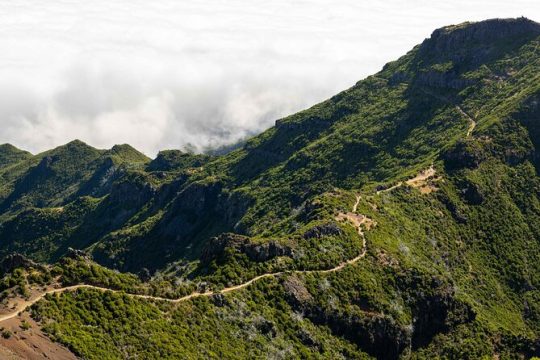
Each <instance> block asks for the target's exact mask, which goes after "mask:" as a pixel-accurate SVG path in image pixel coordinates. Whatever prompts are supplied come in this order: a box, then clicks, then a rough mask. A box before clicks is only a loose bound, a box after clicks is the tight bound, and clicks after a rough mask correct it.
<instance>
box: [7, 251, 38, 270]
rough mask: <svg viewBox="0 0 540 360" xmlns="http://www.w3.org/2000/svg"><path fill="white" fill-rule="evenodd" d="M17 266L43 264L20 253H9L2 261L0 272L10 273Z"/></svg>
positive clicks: (29, 266) (25, 266) (30, 266)
mask: <svg viewBox="0 0 540 360" xmlns="http://www.w3.org/2000/svg"><path fill="white" fill-rule="evenodd" d="M17 268H25V269H28V268H41V265H39V264H37V263H36V262H34V261H32V260H30V259H28V258H27V257H26V256H24V255H22V254H19V253H14V254H10V255H7V256H6V257H4V258H3V259H2V261H1V262H0V274H6V273H9V272H11V271H13V270H15V269H17Z"/></svg>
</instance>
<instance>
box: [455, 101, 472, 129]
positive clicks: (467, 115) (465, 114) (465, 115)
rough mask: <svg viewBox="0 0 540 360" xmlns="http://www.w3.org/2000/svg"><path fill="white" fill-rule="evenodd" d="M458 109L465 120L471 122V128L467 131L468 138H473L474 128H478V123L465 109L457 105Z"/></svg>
mask: <svg viewBox="0 0 540 360" xmlns="http://www.w3.org/2000/svg"><path fill="white" fill-rule="evenodd" d="M456 109H457V111H459V113H460V114H461V115H462V116H464V117H465V118H467V120H469V128H468V129H467V137H471V135H472V132H473V131H474V128H475V127H476V121H475V120H474V119H473V117H472V116H470V115H469V114H467V113H466V112H465V111H463V109H462V108H461V107H460V106H458V105H456Z"/></svg>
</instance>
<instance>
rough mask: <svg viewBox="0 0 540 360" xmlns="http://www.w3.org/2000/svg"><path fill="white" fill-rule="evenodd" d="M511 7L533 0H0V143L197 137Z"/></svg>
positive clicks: (152, 148) (155, 141)
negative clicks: (439, 31) (447, 28)
mask: <svg viewBox="0 0 540 360" xmlns="http://www.w3.org/2000/svg"><path fill="white" fill-rule="evenodd" d="M522 15H523V16H527V17H529V18H532V19H533V20H536V21H538V20H540V3H538V2H537V1H536V0H534V1H525V0H515V1H512V2H508V1H502V0H497V1H487V0H482V1H465V0H457V1H452V2H442V1H427V0H409V1H401V0H399V1H398V0H386V1H369V2H368V1H358V0H336V1H333V2H328V1H322V0H306V1H294V2H292V1H284V0H276V1H273V2H268V1H261V0H229V1H218V0H206V1H204V2H203V1H173V0H160V1H159V2H157V1H154V2H150V1H141V0H129V1H128V0H95V1H80V0H48V1H40V0H19V1H3V2H0V35H1V36H0V50H1V51H0V99H1V101H0V127H1V129H2V131H0V143H3V142H10V143H13V144H14V145H16V146H18V147H21V148H24V149H28V150H30V151H33V152H39V151H42V150H45V149H48V148H51V147H54V146H58V145H61V144H63V143H66V142H68V141H70V140H73V139H75V138H78V139H81V140H83V141H85V142H88V143H89V144H91V145H93V146H96V147H101V148H109V147H111V146H112V145H114V144H118V143H129V144H131V145H133V146H135V147H136V148H138V149H140V150H142V151H144V152H145V153H146V154H148V155H151V156H153V155H155V153H156V152H157V151H158V150H160V149H167V148H185V147H186V146H189V147H192V148H194V149H196V150H197V151H203V150H204V149H207V148H209V147H218V146H222V145H227V144H231V143H234V142H236V141H238V140H240V139H243V138H245V137H247V136H250V135H252V134H256V133H258V132H260V131H262V130H264V129H266V128H268V127H269V126H271V125H272V124H273V123H274V121H275V120H276V119H278V118H280V117H283V116H286V115H288V114H290V113H293V112H295V111H298V110H301V109H303V108H306V107H308V106H310V105H313V104H314V103H316V102H318V101H321V100H323V99H325V98H327V97H329V96H331V95H333V94H335V93H336V92H338V91H339V90H342V89H345V88H347V87H349V86H351V85H352V84H354V83H355V82H356V81H358V80H360V79H361V78H364V77H365V76H367V75H369V74H371V73H374V72H376V71H377V70H379V69H380V68H381V67H382V66H383V65H384V63H386V62H388V61H391V60H394V59H396V58H397V57H399V56H400V55H402V54H404V53H405V52H406V51H408V50H409V49H410V48H412V47H413V46H414V45H415V44H417V43H419V42H421V41H422V40H423V39H424V38H426V37H428V36H429V34H430V33H431V31H432V30H433V29H435V28H437V27H441V26H443V25H448V24H452V23H459V22H462V21H466V20H482V19H486V18H493V17H517V16H522Z"/></svg>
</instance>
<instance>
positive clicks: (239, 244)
mask: <svg viewBox="0 0 540 360" xmlns="http://www.w3.org/2000/svg"><path fill="white" fill-rule="evenodd" d="M226 249H234V250H235V251H237V252H240V253H244V254H246V255H247V257H248V258H249V259H250V260H251V261H257V262H264V261H268V260H270V259H273V258H275V257H278V256H292V254H293V251H292V249H291V248H290V247H288V246H285V245H282V244H279V243H278V242H276V241H273V240H272V241H268V242H265V243H261V244H254V243H252V242H251V239H250V238H249V237H247V236H242V235H237V234H230V233H225V234H221V235H219V236H217V237H214V238H212V239H210V241H209V242H208V244H207V245H206V247H205V248H204V250H203V252H202V254H201V261H202V262H203V263H209V262H211V261H212V260H214V259H217V258H220V257H221V256H223V255H224V254H225V252H226Z"/></svg>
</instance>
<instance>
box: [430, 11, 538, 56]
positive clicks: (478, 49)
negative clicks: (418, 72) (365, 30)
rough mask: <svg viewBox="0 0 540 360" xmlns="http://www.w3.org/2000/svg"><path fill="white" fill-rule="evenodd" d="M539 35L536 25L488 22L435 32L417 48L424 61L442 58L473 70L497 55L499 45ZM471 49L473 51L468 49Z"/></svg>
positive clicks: (498, 21)
mask: <svg viewBox="0 0 540 360" xmlns="http://www.w3.org/2000/svg"><path fill="white" fill-rule="evenodd" d="M538 35H540V24H538V23H535V22H534V21H531V20H528V19H525V18H519V19H492V20H487V21H482V22H478V23H465V24H461V25H455V26H447V27H444V28H441V29H437V30H435V31H434V32H433V33H432V34H431V37H430V38H429V39H427V40H425V41H424V42H423V43H422V45H421V46H420V50H419V52H420V54H421V56H423V57H424V58H428V59H429V58H430V55H436V56H435V58H437V57H440V56H441V55H442V56H446V57H447V58H448V59H449V60H451V61H453V62H454V63H459V64H464V63H467V65H469V66H476V65H477V64H481V63H485V62H487V61H489V60H490V59H491V58H492V57H493V56H495V55H497V52H498V51H500V41H501V39H504V41H505V42H507V41H513V42H515V43H520V42H525V41H527V40H530V39H532V38H534V37H536V36H538ZM473 48H474V51H471V49H473Z"/></svg>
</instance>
